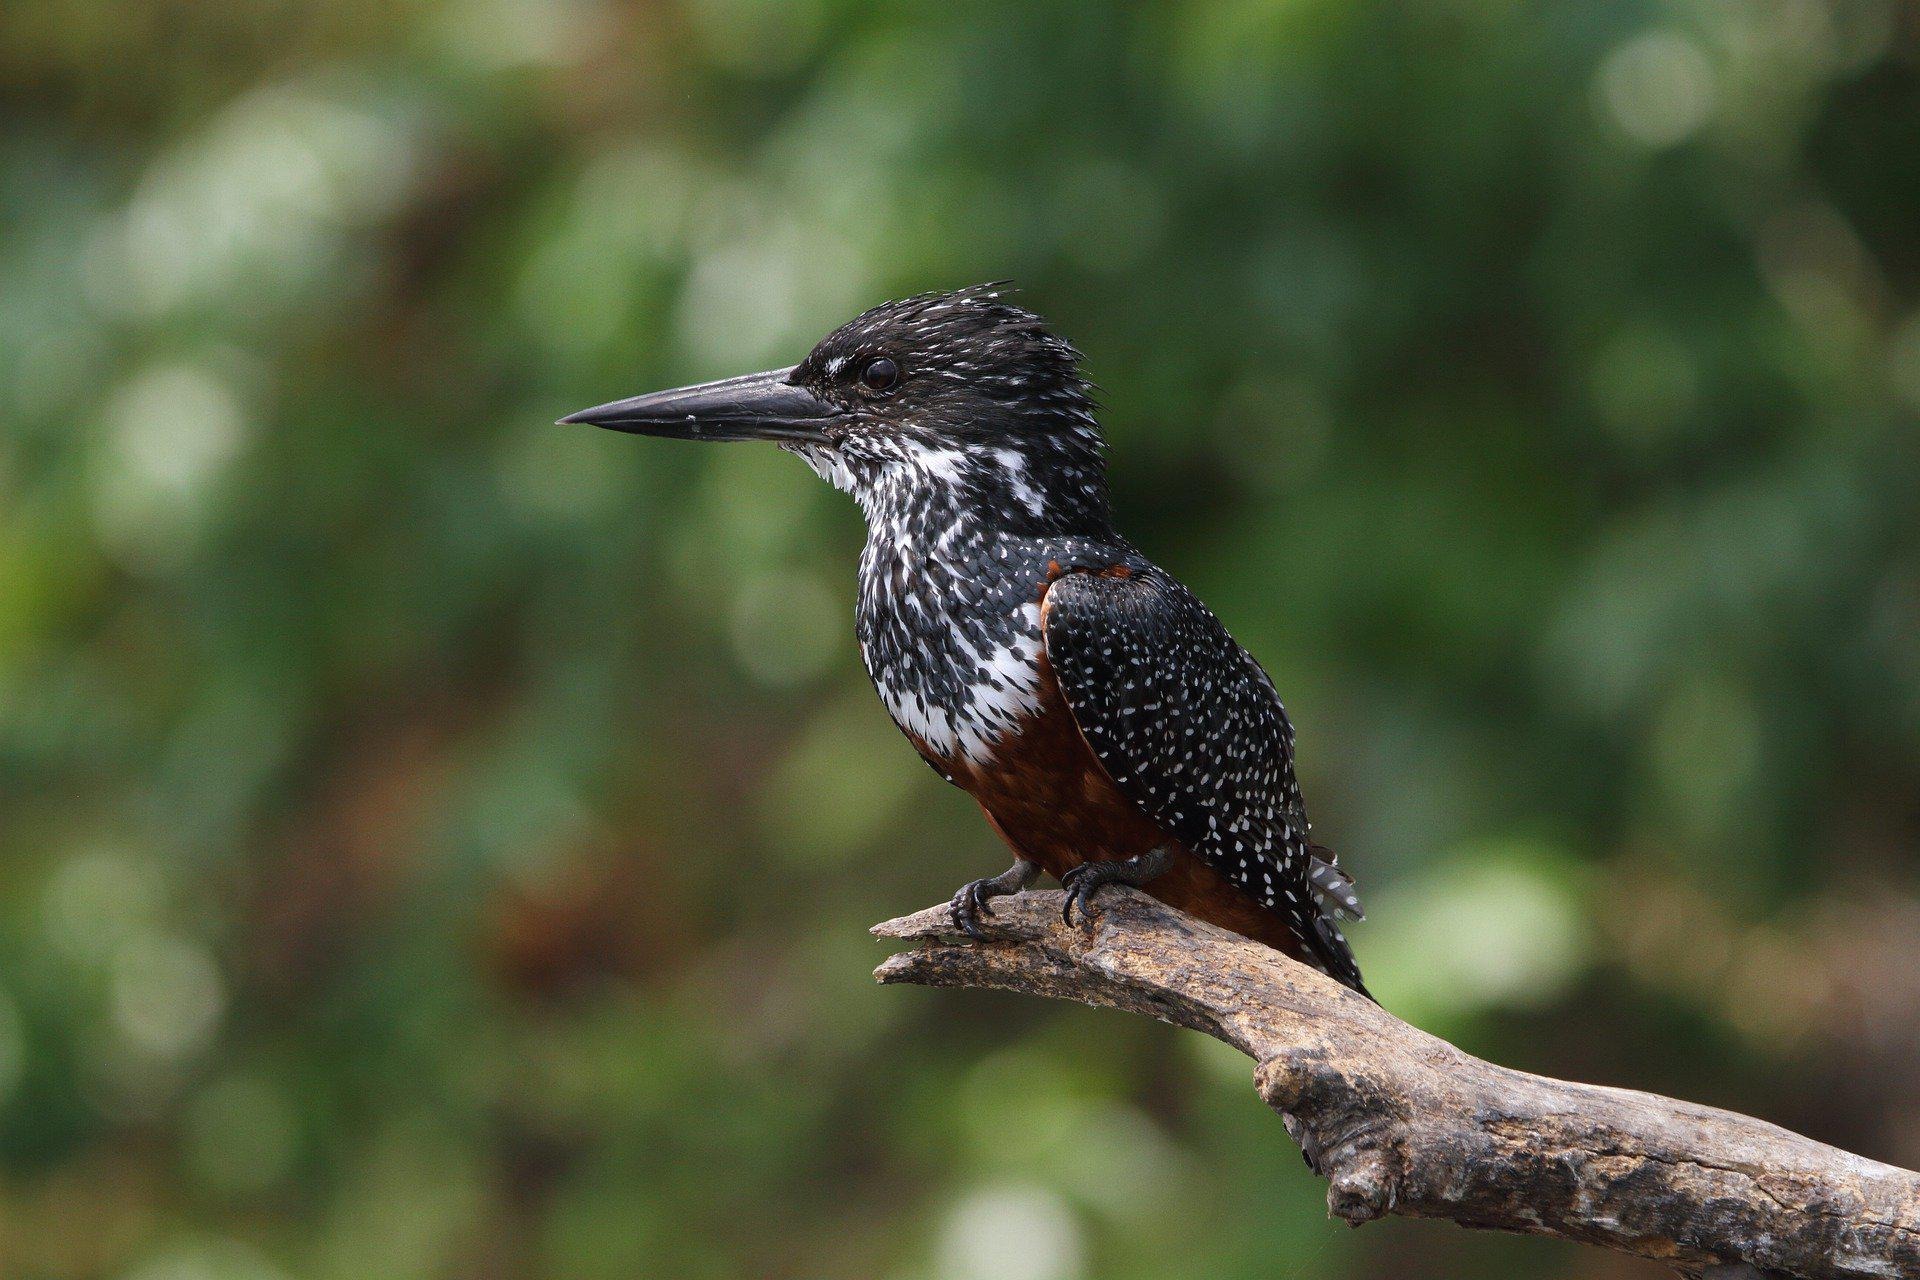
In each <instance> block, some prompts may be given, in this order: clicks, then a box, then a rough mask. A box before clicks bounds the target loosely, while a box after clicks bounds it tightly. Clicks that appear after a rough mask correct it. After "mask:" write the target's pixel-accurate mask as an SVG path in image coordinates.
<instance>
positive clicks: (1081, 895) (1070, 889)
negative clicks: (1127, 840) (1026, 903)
mask: <svg viewBox="0 0 1920 1280" xmlns="http://www.w3.org/2000/svg"><path fill="white" fill-rule="evenodd" d="M1093 865H1094V864H1092V863H1090V862H1083V863H1081V864H1080V865H1079V866H1077V867H1073V868H1071V869H1070V870H1069V871H1068V872H1067V874H1065V875H1064V876H1061V877H1060V887H1061V888H1063V889H1065V890H1066V891H1067V896H1066V899H1065V900H1064V901H1063V902H1061V904H1060V919H1061V920H1063V921H1064V922H1065V923H1066V926H1067V928H1069V929H1071V928H1073V911H1074V908H1075V907H1078V908H1079V909H1080V923H1082V924H1091V923H1093V910H1092V908H1093V895H1094V894H1095V893H1097V892H1098V891H1099V889H1100V886H1101V885H1103V884H1105V883H1106V882H1107V881H1106V878H1105V877H1103V876H1100V875H1097V874H1093V873H1092V868H1093Z"/></svg>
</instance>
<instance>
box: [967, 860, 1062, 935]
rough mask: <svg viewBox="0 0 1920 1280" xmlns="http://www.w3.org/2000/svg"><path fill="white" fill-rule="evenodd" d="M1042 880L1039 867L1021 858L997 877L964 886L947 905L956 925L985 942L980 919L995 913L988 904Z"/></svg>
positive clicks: (1037, 864)
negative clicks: (994, 899) (992, 900)
mask: <svg viewBox="0 0 1920 1280" xmlns="http://www.w3.org/2000/svg"><path fill="white" fill-rule="evenodd" d="M1039 878H1040V864H1039V863H1037V862H1028V861H1027V860H1026V859H1025V858H1021V859H1019V860H1018V861H1016V862H1015V863H1014V864H1013V865H1012V866H1010V867H1008V868H1007V869H1006V870H1005V871H1002V872H1001V873H1000V874H999V875H997V876H989V877H987V878H986V879H985V880H975V881H973V882H972V883H970V884H963V885H961V886H960V888H959V890H958V891H956V892H955V893H954V895H953V901H952V902H950V903H948V904H947V909H948V910H949V911H950V912H951V913H952V914H953V923H954V926H955V927H956V928H958V929H959V930H960V931H961V932H962V933H964V934H966V935H967V936H968V937H969V938H972V939H973V940H974V941H976V942H980V941H983V940H985V938H986V936H987V935H986V933H985V932H984V931H983V930H982V929H981V928H980V917H982V916H990V915H992V914H993V908H992V907H990V906H988V905H987V903H988V902H989V900H991V899H993V898H1004V897H1006V896H1007V895H1008V894H1010V893H1019V892H1020V891H1021V890H1022V889H1026V888H1029V887H1031V886H1032V884H1033V882H1034V881H1035V880H1037V879H1039Z"/></svg>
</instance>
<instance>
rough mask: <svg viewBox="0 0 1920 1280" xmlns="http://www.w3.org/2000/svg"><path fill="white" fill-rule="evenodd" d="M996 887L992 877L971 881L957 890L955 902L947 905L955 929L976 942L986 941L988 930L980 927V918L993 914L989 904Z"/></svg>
mask: <svg viewBox="0 0 1920 1280" xmlns="http://www.w3.org/2000/svg"><path fill="white" fill-rule="evenodd" d="M996 887H997V886H996V885H995V884H994V882H993V880H992V878H991V877H989V878H987V879H984V880H974V881H971V882H969V883H967V884H963V885H961V886H960V887H959V888H958V889H956V890H955V891H954V894H953V900H952V901H951V902H949V903H948V904H947V912H948V914H949V915H951V916H952V917H953V923H954V927H955V928H957V929H959V930H960V932H962V933H964V934H966V935H967V936H968V937H969V938H972V939H973V940H974V941H975V942H984V941H986V937H987V934H986V930H984V929H982V928H981V927H980V918H981V917H982V916H991V915H992V914H993V907H992V906H991V905H989V904H990V902H991V901H992V899H993V896H994V894H993V891H994V889H995V888H996Z"/></svg>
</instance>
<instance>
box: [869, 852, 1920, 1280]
mask: <svg viewBox="0 0 1920 1280" xmlns="http://www.w3.org/2000/svg"><path fill="white" fill-rule="evenodd" d="M1060 902H1061V896H1060V895H1059V894H1058V893H1025V894H1020V895H1018V896H1015V897H1009V898H1000V899H996V900H995V901H994V903H993V909H994V915H993V916H992V917H990V918H988V919H986V920H985V921H983V924H984V925H985V927H986V929H987V931H988V938H987V940H986V941H984V942H975V941H971V940H969V939H967V938H966V937H965V936H963V935H961V934H960V933H959V932H958V931H957V930H955V929H954V927H953V925H952V923H951V921H950V920H949V918H948V913H947V908H946V907H945V906H939V907H934V908H931V909H929V910H926V911H922V912H919V913H918V914H916V915H911V916H905V917H902V918H901V919H898V920H890V921H888V922H886V923H885V924H881V925H876V926H875V927H874V933H876V934H878V935H879V936H880V937H882V938H887V939H894V940H900V941H906V942H912V943H914V944H916V945H915V946H914V947H913V948H912V949H910V950H906V951H903V952H901V953H900V954H898V955H895V956H893V957H892V958H891V959H889V960H887V961H886V963H884V964H882V965H881V966H880V967H879V969H878V970H876V971H875V974H874V976H875V977H876V978H878V979H879V980H880V981H881V982H887V983H899V982H910V983H920V984H924V985H927V986H937V987H995V988H1000V989H1002V990H1008V991H1024V992H1027V993H1028V994H1031V995H1041V996H1055V997H1059V998H1062V999H1067V1000H1077V1001H1080V1002H1081V1003H1083V1004H1091V1005H1105V1006H1110V1007H1112V1008H1116V1009H1125V1010H1128V1011H1130V1012H1133V1013H1141V1014H1146V1015H1147V1016H1149V1017H1153V1018H1159V1019H1161V1020H1162V1021H1165V1022H1171V1023H1174V1024H1176V1025H1178V1026H1183V1027H1190V1028H1192V1029H1193V1030H1196V1031H1203V1032H1205V1033H1207V1034H1208V1035H1210V1036H1214V1037H1216V1038H1218V1039H1220V1040H1224V1041H1225V1042H1226V1043H1228V1044H1230V1045H1232V1046H1234V1047H1235V1048H1236V1049H1239V1050H1241V1051H1242V1052H1244V1053H1246V1054H1248V1055H1249V1056H1250V1057H1252V1058H1253V1060H1254V1062H1255V1063H1257V1064H1258V1065H1257V1067H1256V1068H1255V1071H1254V1083H1255V1086H1256V1087H1257V1088H1258V1089H1259V1091H1260V1096H1261V1097H1262V1098H1264V1099H1266V1101H1267V1103H1268V1105H1269V1106H1271V1107H1273V1108H1274V1109H1275V1110H1276V1111H1278V1112H1279V1113H1280V1115H1281V1118H1282V1120H1283V1121H1284V1122H1285V1124H1286V1127H1287V1130H1288V1132H1289V1133H1291V1134H1292V1135H1293V1137H1294V1138H1295V1140H1297V1141H1298V1142H1299V1143H1300V1146H1301V1149H1302V1150H1303V1151H1305V1152H1306V1155H1307V1159H1308V1162H1309V1163H1310V1164H1311V1165H1312V1166H1313V1167H1314V1169H1315V1170H1316V1171H1317V1172H1319V1173H1320V1174H1322V1175H1323V1176H1325V1177H1326V1178H1327V1179H1328V1180H1329V1182H1330V1186H1329V1188H1328V1191H1327V1204H1328V1207H1329V1208H1330V1209H1331V1211H1332V1212H1333V1213H1334V1214H1335V1215H1337V1216H1338V1217H1340V1218H1343V1219H1345V1220H1346V1221H1347V1222H1348V1223H1350V1224H1352V1225H1354V1226H1358V1225H1359V1224H1361V1223H1363V1222H1367V1221H1369V1220H1371V1219H1373V1218H1378V1217H1380V1216H1382V1215H1384V1214H1389V1213H1399V1214H1406V1215H1409V1216H1413V1217H1424V1218H1445V1219H1449V1220H1451V1221H1453V1222H1457V1223H1460V1224H1461V1225H1463V1226H1469V1227H1480V1228H1486V1229H1491V1230H1499V1231H1515V1232H1523V1233H1526V1234H1530V1235H1546V1236H1558V1237H1561V1238H1563V1239H1567V1240H1578V1241H1581V1242H1583V1243H1586V1244H1592V1245H1598V1246H1600V1247H1602V1248H1607V1249H1615V1250H1618V1251H1620V1252H1622V1253H1630V1254H1637V1255H1639V1256H1641V1257H1645V1258H1655V1259H1659V1260H1661V1261H1664V1262H1667V1263H1670V1264H1671V1265H1672V1266H1674V1267H1675V1268H1676V1269H1677V1270H1679V1271H1681V1272H1682V1273H1683V1274H1686V1275H1693V1276H1711V1277H1714V1278H1715V1280H1730V1278H1731V1277H1736V1276H1754V1275H1759V1276H1795V1277H1808V1278H1809V1280H1829V1278H1830V1277H1831V1278H1835V1280H1837V1278H1839V1277H1875V1278H1877V1280H1885V1278H1888V1277H1914V1278H1916V1280H1920V1174H1914V1173H1911V1172H1908V1171H1906V1170H1904V1169H1897V1168H1894V1167H1893V1166H1892V1165H1886V1164H1880V1163H1878V1162H1876V1161H1872V1160H1867V1159H1863V1158H1862V1157H1860V1156H1855V1155H1850V1154H1848V1153H1847V1152H1845V1151H1841V1150H1839V1149H1837V1148H1835V1147H1830V1146H1826V1145H1824V1144H1822V1143H1818V1142H1814V1141H1812V1140H1810V1139H1808V1138H1803V1137H1801V1136H1800V1135H1798V1134H1795V1133H1790V1132H1788V1131H1787V1130H1785V1129H1781V1128H1779V1127H1777V1126H1775V1125H1771V1124H1767V1123H1766V1122H1764V1121H1761V1120H1755V1119H1753V1118H1751V1117H1749V1116H1743V1115H1738V1114H1736V1113H1734V1112H1730V1111H1721V1110H1717V1109H1715V1108H1712V1107H1703V1106H1696V1105H1695V1104H1693V1103H1689V1102H1678V1101H1675V1100H1673V1099H1671V1098H1662V1097H1658V1096H1656V1095H1654V1094H1648V1093H1638V1092H1634V1091H1632V1090H1628V1089H1613V1088H1606V1087H1603V1086H1600V1085H1590V1084H1577V1083H1573V1082H1570V1081H1565V1080H1553V1079H1548V1078H1546V1077H1544V1076H1536V1075H1529V1074H1528V1073H1526V1072H1523V1071H1513V1070H1510V1069H1508V1068H1506V1067H1501V1066H1496V1065H1495V1064H1493V1063H1490V1062H1486V1061H1483V1060H1481V1059H1479V1058H1476V1057H1474V1056H1473V1055H1471V1054H1469V1053H1466V1052H1464V1051H1462V1050H1460V1049H1457V1048H1455V1047H1454V1046H1453V1045H1451V1044H1448V1043H1447V1042H1446V1041H1444V1040H1440V1039H1436V1038H1435V1037H1433V1036H1430V1035H1428V1034H1427V1033H1426V1032H1424V1031H1421V1030H1419V1029H1418V1028H1416V1027H1413V1026H1410V1025H1408V1024H1407V1023H1405V1022H1402V1021H1401V1020H1400V1019H1398V1018H1396V1017H1394V1016H1393V1015H1392V1014H1390V1013H1388V1012H1386V1011H1385V1010H1384V1009H1382V1008H1380V1007H1379V1006H1378V1005H1374V1004H1371V1003H1369V1002H1368V1001H1366V1000H1364V999H1362V998H1361V997H1359V996H1357V995H1355V994H1354V993H1353V992H1351V991H1348V990H1346V989H1345V988H1343V987H1341V986H1340V985H1339V984H1338V983H1336V982H1334V981H1333V980H1332V979H1330V978H1327V977H1325V976H1323V975H1322V974H1320V973H1317V972H1315V971H1313V970H1311V969H1308V968H1307V967H1305V966H1303V965H1300V964H1298V963H1295V962H1294V961H1292V960H1289V959H1287V958H1286V957H1284V956H1282V955H1280V954H1279V953H1277V952H1275V951H1272V950H1269V949H1267V948H1265V947H1261V946H1258V945H1256V944H1254V943H1250V942H1248V941H1246V940H1245V939H1243V938H1239V937H1237V936H1235V935H1233V934H1230V933H1227V932H1225V931H1224V930H1220V929H1216V928H1214V927H1212V926H1211V925H1207V924H1204V923H1201V922H1200V921H1197V920H1194V919H1192V918H1190V917H1188V916H1184V915H1182V914H1180V913H1179V912H1177V911H1174V910H1172V909H1171V908H1169V907H1166V906H1163V905H1161V904H1160V903H1157V902H1155V901H1153V900H1152V899H1150V898H1148V897H1146V896H1145V895H1143V894H1139V893H1135V892H1132V891H1130V890H1120V889H1108V890H1103V891H1102V894H1101V897H1100V900H1099V903H1098V905H1097V907H1096V912H1095V917H1094V920H1093V921H1092V923H1091V924H1090V925H1088V926H1085V927H1078V926H1076V927H1074V928H1068V927H1067V926H1066V925H1064V924H1063V923H1062V922H1061V919H1060Z"/></svg>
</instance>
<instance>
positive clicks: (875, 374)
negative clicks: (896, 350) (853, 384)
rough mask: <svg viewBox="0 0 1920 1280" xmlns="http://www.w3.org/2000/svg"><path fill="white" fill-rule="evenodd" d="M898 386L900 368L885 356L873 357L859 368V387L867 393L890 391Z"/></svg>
mask: <svg viewBox="0 0 1920 1280" xmlns="http://www.w3.org/2000/svg"><path fill="white" fill-rule="evenodd" d="M899 384H900V366H899V365H897V364H895V363H894V362H893V361H891V360H889V359H888V358H887V357H885V356H875V357H874V358H873V359H871V360H869V361H867V362H866V363H865V364H864V365H862V366H860V385H861V386H863V387H865V388H866V389H867V390H869V391H891V390H893V389H894V388H895V387H896V386H898V385H899Z"/></svg>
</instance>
